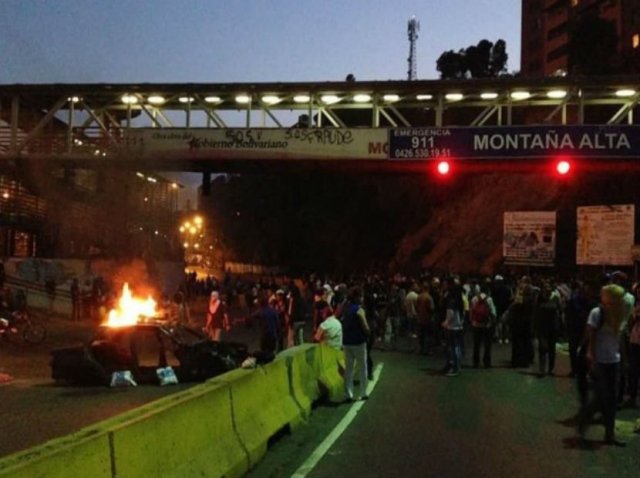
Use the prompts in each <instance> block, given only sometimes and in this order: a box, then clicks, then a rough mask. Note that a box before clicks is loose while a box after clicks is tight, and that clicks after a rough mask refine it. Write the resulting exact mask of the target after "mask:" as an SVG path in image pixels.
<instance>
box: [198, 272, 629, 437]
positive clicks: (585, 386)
mask: <svg viewBox="0 0 640 478" xmlns="http://www.w3.org/2000/svg"><path fill="white" fill-rule="evenodd" d="M205 284H206V282H205ZM209 286H210V287H211V289H213V290H212V291H211V292H209V291H208V290H207V289H206V288H205V289H204V293H207V292H208V293H210V294H212V298H211V304H215V302H216V301H219V300H220V297H219V292H218V291H220V292H221V293H222V294H223V296H225V297H227V298H230V299H231V300H237V299H238V297H243V298H244V304H245V306H246V308H247V309H248V310H249V316H250V319H251V320H253V321H254V322H257V323H258V324H259V326H260V331H261V340H260V343H261V348H262V350H263V351H265V352H269V353H274V354H275V353H277V352H279V351H280V350H283V349H285V348H287V347H291V346H293V345H297V344H300V343H302V342H303V341H304V339H305V338H306V339H307V340H313V341H316V342H320V343H324V344H326V346H328V347H333V348H335V349H339V350H342V351H344V356H345V363H346V370H345V387H346V397H347V399H349V400H353V399H357V398H366V383H367V381H368V380H371V379H372V371H373V354H372V351H373V350H374V347H380V348H385V349H391V350H393V349H397V348H398V344H399V341H398V339H399V338H402V337H406V338H407V339H408V340H406V341H404V342H403V343H409V344H410V345H411V347H410V351H411V352H415V353H420V354H425V355H431V354H434V353H443V355H444V357H445V360H444V362H445V363H444V366H443V373H444V374H445V375H447V376H450V377H454V376H457V375H459V374H460V373H461V371H462V360H463V357H464V356H465V343H467V342H468V343H469V344H470V345H472V348H473V350H472V353H471V364H470V365H471V366H473V367H480V366H483V367H485V368H491V367H492V366H493V365H494V363H493V356H492V350H493V347H494V344H496V343H501V344H510V347H511V357H510V365H511V366H512V367H514V368H530V367H536V368H537V370H536V374H537V376H538V377H540V378H543V377H547V376H551V375H554V374H556V373H557V372H556V344H557V343H558V342H559V341H563V342H568V351H569V357H570V367H571V368H570V373H569V374H570V375H571V376H572V377H575V379H576V381H577V384H578V390H579V392H580V400H581V404H582V406H581V409H580V412H579V415H578V418H579V423H580V426H579V431H580V432H581V433H584V431H585V430H586V428H587V427H588V425H589V423H590V422H591V419H592V417H593V415H594V413H596V411H601V412H602V415H603V417H604V421H605V429H606V432H605V440H606V441H607V442H608V443H612V444H621V442H620V441H619V440H617V439H616V437H615V435H614V430H613V423H614V420H615V413H616V409H618V408H620V407H634V408H635V407H637V392H638V382H639V379H640V301H638V300H637V299H638V298H640V286H638V285H637V284H636V285H633V286H632V285H631V284H630V282H629V280H628V277H627V276H626V275H625V274H624V273H623V272H620V271H617V272H614V273H612V274H610V275H608V276H606V277H603V278H601V279H599V280H591V281H590V280H584V281H583V280H574V281H571V282H564V281H558V280H555V279H553V278H550V277H530V276H522V277H519V278H517V279H516V278H513V277H503V276H501V275H495V276H493V277H478V278H464V279H463V278H461V277H459V276H455V275H446V276H437V275H434V274H429V273H426V272H425V273H423V274H420V275H419V276H416V277H407V276H403V275H395V276H392V277H383V276H380V275H370V276H365V277H357V278H350V279H349V280H344V281H332V280H330V279H327V278H322V279H321V278H320V277H318V276H310V277H307V278H305V279H296V280H293V279H289V278H280V279H276V278H273V277H270V278H266V279H262V280H257V281H248V280H242V281H240V280H237V279H233V278H231V277H225V279H223V280H222V281H220V282H219V283H218V282H217V281H211V282H210V283H209ZM211 304H210V308H209V311H208V313H207V321H206V324H207V325H206V327H205V328H206V330H207V331H208V333H209V335H210V337H211V338H212V339H214V340H219V339H220V332H221V331H223V330H225V329H226V328H228V327H229V324H230V322H229V319H228V315H227V311H226V306H225V305H224V304H223V305H222V310H223V311H224V312H223V313H220V312H216V310H220V309H214V308H212V307H211ZM636 304H638V305H636ZM216 317H218V318H216ZM225 317H227V318H226V319H225ZM309 330H310V332H311V335H308V336H307V337H305V336H304V334H305V331H309ZM536 356H537V359H536ZM354 371H358V372H359V373H360V374H361V376H360V377H359V379H358V380H357V382H359V384H360V390H359V392H358V391H356V390H355V389H354V383H355V382H356V380H355V378H354V376H353V374H354Z"/></svg>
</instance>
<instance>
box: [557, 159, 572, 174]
mask: <svg viewBox="0 0 640 478" xmlns="http://www.w3.org/2000/svg"><path fill="white" fill-rule="evenodd" d="M556 172H557V173H558V174H559V175H560V176H566V175H567V174H569V173H570V172H571V162H570V161H568V160H566V159H560V160H558V161H557V162H556Z"/></svg>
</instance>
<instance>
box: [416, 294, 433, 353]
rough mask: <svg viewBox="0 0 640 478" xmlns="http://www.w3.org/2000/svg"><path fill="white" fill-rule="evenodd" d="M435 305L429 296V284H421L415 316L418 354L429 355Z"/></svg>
mask: <svg viewBox="0 0 640 478" xmlns="http://www.w3.org/2000/svg"><path fill="white" fill-rule="evenodd" d="M434 310H435V304H434V302H433V298H432V297H431V294H429V284H423V286H422V289H421V290H420V294H419V295H418V300H417V301H416V314H417V317H418V319H417V321H418V322H417V323H418V352H419V353H421V354H423V355H427V354H428V353H429V339H430V338H432V337H430V335H433V334H432V333H431V326H432V323H433V313H434Z"/></svg>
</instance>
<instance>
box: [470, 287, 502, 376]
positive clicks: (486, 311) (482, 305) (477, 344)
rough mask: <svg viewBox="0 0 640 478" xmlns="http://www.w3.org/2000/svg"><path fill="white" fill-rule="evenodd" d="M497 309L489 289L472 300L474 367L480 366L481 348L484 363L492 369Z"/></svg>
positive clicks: (471, 319) (483, 290)
mask: <svg viewBox="0 0 640 478" xmlns="http://www.w3.org/2000/svg"><path fill="white" fill-rule="evenodd" d="M495 318H496V307H495V304H494V303H493V300H492V299H491V296H490V295H489V289H488V288H487V287H486V286H483V287H482V289H481V290H480V293H479V294H478V295H476V296H474V297H473V298H472V299H471V306H470V314H469V319H470V322H471V330H472V331H473V366H474V367H475V368H478V367H479V366H480V348H483V349H484V350H483V352H484V353H483V357H482V362H483V364H484V366H485V367H486V368H490V367H491V346H492V344H493V326H494V323H495Z"/></svg>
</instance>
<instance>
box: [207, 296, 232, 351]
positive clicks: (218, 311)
mask: <svg viewBox="0 0 640 478" xmlns="http://www.w3.org/2000/svg"><path fill="white" fill-rule="evenodd" d="M222 329H224V330H225V331H228V330H229V329H231V324H230V322H229V314H228V313H227V306H226V304H225V303H224V302H222V301H221V300H220V293H219V292H218V291H216V290H214V291H213V292H211V298H210V300H209V307H208V309H207V321H206V323H205V326H204V330H205V332H206V333H207V335H208V336H209V338H210V339H211V340H213V341H214V342H220V335H221V333H222Z"/></svg>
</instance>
